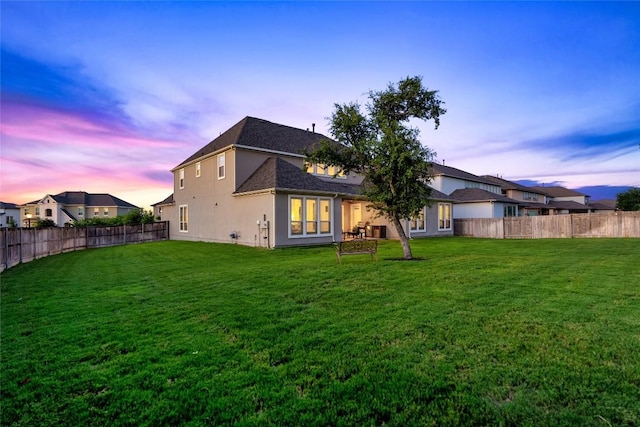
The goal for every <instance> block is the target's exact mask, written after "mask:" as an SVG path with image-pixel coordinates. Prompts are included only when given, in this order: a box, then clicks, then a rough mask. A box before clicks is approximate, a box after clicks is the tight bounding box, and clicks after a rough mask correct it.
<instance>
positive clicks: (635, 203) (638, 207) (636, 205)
mask: <svg viewBox="0 0 640 427" xmlns="http://www.w3.org/2000/svg"><path fill="white" fill-rule="evenodd" d="M616 207H617V208H618V209H620V210H623V211H640V188H638V187H632V188H630V189H628V190H627V191H623V192H622V193H618V195H617V197H616Z"/></svg>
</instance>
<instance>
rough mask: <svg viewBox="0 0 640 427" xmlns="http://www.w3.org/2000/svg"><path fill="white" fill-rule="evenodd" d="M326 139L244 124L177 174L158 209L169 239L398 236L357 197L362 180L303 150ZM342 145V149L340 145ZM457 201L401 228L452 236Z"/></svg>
mask: <svg viewBox="0 0 640 427" xmlns="http://www.w3.org/2000/svg"><path fill="white" fill-rule="evenodd" d="M324 139H329V138H327V137H326V136H324V135H321V134H318V133H315V132H314V131H308V130H302V129H297V128H293V127H290V126H285V125H280V124H277V123H272V122H269V121H266V120H262V119H257V118H253V117H245V118H244V119H242V120H241V121H240V122H238V123H237V124H235V125H234V126H232V127H231V128H230V129H228V130H227V131H226V132H224V133H222V134H221V135H220V136H219V137H217V138H216V139H214V140H213V141H211V142H210V143H209V144H207V145H205V146H204V147H202V148H201V149H199V150H197V151H196V152H195V153H194V154H193V155H191V156H190V157H188V158H187V159H186V160H184V161H183V162H182V163H180V164H179V165H178V166H176V167H175V168H174V169H172V172H173V174H174V192H173V194H172V195H171V196H169V197H167V198H166V199H165V200H163V201H162V202H159V203H156V204H154V213H155V214H156V215H159V216H160V217H161V219H163V220H169V223H170V238H171V239H176V240H178V239H182V240H199V241H213V242H234V243H241V244H245V245H255V246H264V247H281V246H294V245H310V244H326V243H332V242H335V241H339V240H342V239H343V236H344V233H346V232H351V231H352V230H354V229H359V230H362V231H363V232H364V233H366V234H368V235H369V236H371V237H389V238H394V237H397V236H396V233H395V230H394V229H393V228H392V227H389V224H388V223H387V222H386V220H384V219H383V218H376V212H373V211H371V210H370V209H369V208H368V207H367V205H368V203H367V201H366V200H365V199H364V197H362V196H361V195H360V185H361V183H362V177H360V176H357V175H355V174H350V175H345V174H342V173H341V172H340V171H339V170H336V169H334V168H328V167H324V166H323V165H319V164H312V165H305V157H306V156H305V155H304V152H305V150H310V149H313V148H314V147H316V146H317V145H318V143H319V142H320V141H322V140H324ZM336 144H337V143H336ZM451 206H452V200H451V199H450V198H449V197H448V196H447V195H446V194H443V193H441V192H437V191H435V192H434V204H433V205H432V206H430V207H425V208H424V210H423V212H422V214H421V215H419V216H418V217H417V218H413V219H408V220H407V221H406V223H405V224H404V225H405V227H406V232H407V234H408V235H410V236H413V237H418V236H429V235H451V234H453V222H452V216H451V213H452V209H451Z"/></svg>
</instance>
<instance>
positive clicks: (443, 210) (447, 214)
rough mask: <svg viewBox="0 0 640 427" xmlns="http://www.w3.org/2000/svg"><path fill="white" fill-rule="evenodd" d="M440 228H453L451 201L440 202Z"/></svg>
mask: <svg viewBox="0 0 640 427" xmlns="http://www.w3.org/2000/svg"><path fill="white" fill-rule="evenodd" d="M438 230H451V203H438Z"/></svg>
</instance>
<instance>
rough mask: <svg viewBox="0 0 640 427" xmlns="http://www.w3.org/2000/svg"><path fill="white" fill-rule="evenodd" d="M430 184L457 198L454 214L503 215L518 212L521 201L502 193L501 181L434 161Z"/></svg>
mask: <svg viewBox="0 0 640 427" xmlns="http://www.w3.org/2000/svg"><path fill="white" fill-rule="evenodd" d="M432 170H433V175H434V177H433V179H432V180H431V183H430V186H431V187H433V188H435V189H437V190H438V191H440V192H443V193H444V194H448V195H449V197H450V198H451V199H452V200H453V201H454V202H455V204H454V205H453V218H455V219H458V218H502V217H509V216H518V215H519V206H520V203H519V202H518V201H516V200H513V199H511V198H509V197H507V196H505V195H503V194H502V189H501V187H500V185H499V184H497V183H495V182H493V181H491V180H488V179H486V178H485V177H479V176H477V175H473V174H471V173H469V172H465V171H463V170H460V169H456V168H453V167H451V166H445V165H441V164H437V163H434V164H432Z"/></svg>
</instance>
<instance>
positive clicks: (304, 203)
mask: <svg viewBox="0 0 640 427" xmlns="http://www.w3.org/2000/svg"><path fill="white" fill-rule="evenodd" d="M293 199H298V200H301V202H302V212H301V216H300V222H301V225H300V226H301V228H302V233H300V234H293V233H292V232H291V219H292V216H291V214H292V212H291V200H293ZM309 200H315V201H316V207H315V208H316V215H315V223H316V224H315V230H316V231H315V232H310V233H307V201H309ZM287 202H288V206H287V212H288V216H287V218H288V219H287V233H288V236H289V238H290V239H297V238H307V237H326V236H332V235H333V224H334V222H333V199H332V198H331V197H320V196H302V195H294V194H292V195H289V197H288V200H287ZM322 202H328V203H329V206H328V207H329V227H328V228H329V230H328V231H324V232H323V231H322V223H323V222H326V221H322V212H321V209H322ZM325 206H326V205H325Z"/></svg>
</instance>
